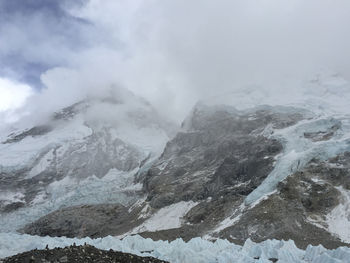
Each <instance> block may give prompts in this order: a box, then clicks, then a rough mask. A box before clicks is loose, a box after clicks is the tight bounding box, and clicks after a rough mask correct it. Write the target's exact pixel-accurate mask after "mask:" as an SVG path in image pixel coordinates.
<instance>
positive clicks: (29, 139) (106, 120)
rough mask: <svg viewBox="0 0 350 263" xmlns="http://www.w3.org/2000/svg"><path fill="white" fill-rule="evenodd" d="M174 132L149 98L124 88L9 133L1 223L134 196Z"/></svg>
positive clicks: (9, 226)
mask: <svg viewBox="0 0 350 263" xmlns="http://www.w3.org/2000/svg"><path fill="white" fill-rule="evenodd" d="M174 131H175V126H174V125H173V124H171V123H168V122H166V121H164V120H163V119H162V118H161V117H160V116H159V115H158V114H157V113H156V112H155V110H154V109H153V108H152V107H151V106H150V105H149V104H148V103H147V102H146V101H144V100H143V99H141V98H138V97H136V96H135V95H133V94H132V93H130V92H128V91H126V90H118V92H117V93H116V92H115V93H114V94H112V96H109V97H105V98H98V99H86V100H84V101H80V102H78V103H76V104H74V105H72V106H70V107H67V108H65V109H62V110H61V111H60V112H57V113H55V114H53V115H52V117H51V119H50V120H49V121H48V122H46V123H43V124H41V125H38V126H35V127H29V128H28V129H24V130H18V131H14V132H12V133H11V134H9V135H8V134H3V136H2V138H1V144H0V173H1V179H0V180H1V183H0V193H1V194H0V211H1V215H2V216H1V218H0V221H1V222H0V230H1V231H13V230H16V229H17V228H18V227H22V226H23V225H24V224H26V223H30V222H31V221H33V220H35V219H37V218H39V217H40V216H44V215H45V214H47V213H49V212H52V211H54V210H56V209H59V208H62V207H68V206H72V205H78V204H96V203H98V204H99V203H114V202H118V203H121V204H124V205H129V204H131V203H133V202H134V201H136V200H138V198H140V196H139V194H138V193H139V192H140V190H141V189H142V185H141V184H137V183H135V182H134V174H136V173H137V172H138V170H139V168H140V167H141V166H144V165H146V164H147V163H149V162H151V161H152V160H153V159H154V158H156V157H157V156H158V155H160V154H161V152H162V150H163V148H164V146H165V144H166V142H167V141H168V140H169V138H170V136H171V135H172V134H173V133H174Z"/></svg>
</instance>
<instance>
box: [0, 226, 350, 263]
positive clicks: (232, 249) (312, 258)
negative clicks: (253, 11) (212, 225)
mask: <svg viewBox="0 0 350 263" xmlns="http://www.w3.org/2000/svg"><path fill="white" fill-rule="evenodd" d="M85 242H86V243H87V244H90V245H93V246H95V247H97V248H99V249H104V250H109V249H113V250H117V251H121V252H126V253H133V254H136V255H139V256H152V257H156V258H159V259H162V260H166V261H169V262H172V263H205V262H208V263H209V262H218V263H228V262H232V260H233V259H234V260H235V262H238V263H239V262H240V263H253V262H259V263H271V260H278V261H277V262H284V263H298V262H309V263H320V262H324V263H340V262H343V263H346V262H350V248H346V247H339V248H337V249H335V250H327V249H325V248H324V247H322V246H316V247H314V246H311V245H310V246H308V247H307V249H306V250H301V249H298V248H297V247H296V246H295V244H294V242H293V241H291V240H289V241H279V240H266V241H264V242H262V243H254V242H253V241H251V240H250V239H248V240H247V241H246V242H245V244H244V245H243V246H239V245H235V244H233V243H230V242H229V241H227V240H222V239H218V240H216V241H215V242H210V241H207V240H204V239H201V238H193V239H192V240H190V241H189V242H187V243H186V242H184V241H183V240H182V239H176V240H174V241H172V242H168V241H153V240H152V239H144V238H142V237H140V236H138V235H136V236H128V237H125V238H124V239H122V240H120V239H118V238H116V237H112V236H108V237H105V238H98V239H91V238H83V239H77V238H66V237H38V236H30V235H21V234H16V233H1V234H0V258H4V257H8V256H12V255H15V254H17V253H21V252H24V251H28V250H32V249H35V248H37V249H44V248H45V246H46V244H47V245H48V247H49V248H54V247H65V246H69V245H72V244H73V243H75V244H76V245H83V244H84V243H85Z"/></svg>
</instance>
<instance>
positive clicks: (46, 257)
mask: <svg viewBox="0 0 350 263" xmlns="http://www.w3.org/2000/svg"><path fill="white" fill-rule="evenodd" d="M11 262H23V263H39V262H40V263H49V262H58V263H68V262H99V263H108V262H119V263H124V262H125V263H126V262H128V263H141V262H144V263H161V262H166V261H163V260H159V259H156V258H152V257H140V256H136V255H132V254H128V253H122V252H117V251H113V250H112V249H110V250H109V251H106V250H101V249H97V248H95V247H93V246H90V245H84V246H75V245H73V246H69V247H65V248H54V249H46V250H32V251H28V252H25V253H21V254H18V255H15V256H13V257H8V258H5V259H4V260H0V263H11Z"/></svg>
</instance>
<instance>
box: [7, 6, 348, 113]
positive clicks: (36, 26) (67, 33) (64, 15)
mask: <svg viewBox="0 0 350 263" xmlns="http://www.w3.org/2000/svg"><path fill="white" fill-rule="evenodd" d="M349 27H350V1H349V0H307V1H306V0H217V1H212V0H175V1H174V0H143V1H141V0H79V1H77V0H75V1H69V0H0V112H2V114H3V115H4V112H5V111H6V116H7V117H6V118H7V119H8V120H11V118H13V112H14V111H17V113H18V111H19V110H18V109H19V108H20V107H21V106H22V105H24V104H26V112H28V110H32V111H35V110H36V111H38V110H41V111H50V110H56V109H58V108H60V107H62V106H67V105H69V104H71V103H73V102H75V101H76V100H78V99H80V98H83V97H84V96H86V95H87V94H89V95H91V94H93V95H94V94H102V93H103V92H104V90H106V89H108V88H109V87H110V86H111V85H117V86H121V87H125V88H127V89H130V90H131V91H133V92H134V93H136V94H138V95H140V96H143V97H145V98H146V99H148V100H149V101H150V102H151V103H152V104H153V105H154V106H155V107H156V108H157V109H159V110H161V111H162V112H163V113H165V114H167V115H169V116H171V117H170V118H171V119H175V120H177V119H182V118H183V117H184V116H185V114H186V113H187V112H188V110H189V109H190V108H191V107H192V106H193V104H194V103H195V102H196V101H197V100H199V99H207V98H212V97H215V96H218V95H220V94H226V93H228V92H231V91H241V92H245V89H247V87H249V86H251V85H258V86H259V85H260V86H265V87H278V89H279V90H280V91H281V93H282V94H283V89H285V88H286V87H287V86H288V85H286V83H289V87H290V86H291V85H290V84H291V83H295V84H293V85H298V84H297V83H298V82H299V81H301V80H303V79H305V78H311V77H312V76H313V75H315V74H317V73H319V72H322V71H325V70H326V71H330V72H337V73H339V74H341V75H342V76H344V77H345V78H349V77H350V73H349V72H350V52H349V46H350V30H349ZM284 85H285V86H284ZM27 97H29V99H28V100H26V98H27ZM10 113H11V114H10ZM22 113H23V112H22ZM18 114H19V113H18ZM0 115H1V114H0ZM0 117H1V116H0Z"/></svg>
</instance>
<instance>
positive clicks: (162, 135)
mask: <svg viewBox="0 0 350 263" xmlns="http://www.w3.org/2000/svg"><path fill="white" fill-rule="evenodd" d="M307 85H308V86H307V88H306V89H305V91H307V92H304V91H303V92H302V93H301V94H302V95H300V94H299V95H300V96H299V97H298V96H297V95H296V94H295V96H294V97H291V102H290V103H287V102H284V101H280V102H279V101H277V100H275V101H264V98H263V97H261V96H260V95H259V94H258V93H255V92H252V93H249V94H247V96H246V97H244V95H243V94H241V95H242V96H241V97H239V96H238V95H239V94H238V95H237V94H233V95H232V94H231V95H232V100H231V103H227V104H231V105H218V104H217V103H206V102H202V103H198V104H197V105H196V106H195V107H194V108H193V109H192V111H191V112H190V113H189V115H188V116H187V118H186V119H185V120H184V121H183V123H182V125H181V127H178V128H177V127H176V126H175V125H173V124H171V123H169V122H167V121H165V120H164V119H163V118H162V117H160V115H159V114H158V113H157V112H156V111H155V110H154V109H153V108H152V106H151V105H150V104H149V103H147V102H145V101H144V100H143V99H141V98H139V97H137V96H135V95H133V94H131V93H129V92H127V91H125V90H119V91H118V92H117V93H116V94H113V96H109V97H103V98H89V99H86V100H83V101H81V102H78V103H76V104H74V105H72V106H70V107H68V108H65V109H63V110H62V111H60V112H57V113H55V114H54V115H53V116H52V118H51V119H50V120H49V121H48V122H45V123H42V124H41V125H37V126H35V127H29V128H28V129H24V130H19V131H13V132H12V133H10V134H2V136H1V144H0V169H1V170H0V190H1V192H0V193H1V194H0V213H1V217H0V232H8V234H3V235H0V240H1V238H6V237H10V238H14V239H18V238H19V237H20V236H21V234H19V233H14V232H15V231H18V232H20V233H27V234H31V235H37V236H46V235H48V236H52V239H51V240H52V242H56V241H54V240H55V239H54V238H53V237H57V236H66V237H70V238H84V237H93V238H96V237H106V236H108V235H112V236H115V238H125V237H126V236H130V235H134V234H139V235H141V236H143V237H151V238H152V239H155V240H158V239H162V240H174V239H176V238H182V239H184V240H190V239H192V238H196V237H201V238H203V239H207V240H219V241H217V242H219V243H220V242H224V241H223V240H221V239H227V240H229V241H231V242H234V243H236V244H239V245H243V244H245V245H244V246H243V248H242V249H243V250H244V249H248V250H249V251H246V254H247V255H249V256H250V259H249V258H248V256H247V257H245V256H242V262H258V260H260V261H259V262H269V258H276V259H280V260H282V261H281V262H321V261H315V260H320V257H321V256H322V255H323V257H324V259H322V260H333V259H331V258H332V257H333V258H334V260H333V261H324V262H347V261H346V260H347V257H346V256H344V255H345V254H346V255H348V254H349V253H350V251H349V250H348V249H346V248H341V250H342V251H341V252H339V253H340V254H341V253H343V254H342V255H341V256H339V253H338V252H337V253H338V254H336V253H335V252H334V253H333V252H332V253H333V254H332V253H331V252H329V251H327V250H325V249H324V248H320V249H318V250H317V249H316V248H311V247H309V248H308V250H309V252H301V250H298V249H297V248H295V247H294V243H293V246H292V245H288V244H289V243H288V242H287V243H283V242H281V243H278V242H277V241H266V243H264V245H262V246H259V245H258V246H255V245H252V243H251V241H250V240H252V241H254V242H262V241H264V240H267V239H279V240H281V239H284V240H288V239H292V240H294V242H295V244H296V246H297V247H299V248H301V249H306V248H307V247H308V245H309V244H312V245H323V246H325V247H326V248H328V249H331V248H337V247H340V246H349V244H350V235H349V231H347V229H348V228H349V227H350V213H349V211H348V210H349V209H348V208H349V205H350V203H349V200H350V199H349V198H350V181H349V180H350V179H349V178H350V166H349V163H350V115H349V114H348V110H347V108H346V104H347V103H348V101H349V100H347V99H349V98H350V95H349V94H350V92H349V89H350V86H349V84H348V83H347V82H346V81H345V80H343V79H341V78H340V77H339V76H332V77H331V78H330V79H327V80H320V79H317V80H313V81H311V82H309V83H308V84H307ZM310 86H311V88H310ZM317 89H318V93H317V96H316V95H315V94H316V90H317ZM255 95H256V96H255ZM271 97H272V96H268V99H269V100H271ZM327 97H328V99H327ZM329 98H331V99H329ZM224 99H225V100H229V96H225V98H224ZM247 100H250V102H251V104H252V105H250V103H247ZM216 102H219V99H217V101H216ZM265 102H266V105H261V104H265ZM232 104H233V105H234V106H232ZM279 104H283V105H284V106H280V105H279ZM257 105H259V106H257ZM23 237H26V238H28V239H30V238H31V237H28V236H27V235H23ZM35 238H39V237H35ZM138 238H139V237H137V238H136V239H138ZM48 239H49V238H48V237H46V239H45V240H46V241H45V242H48V241H47V240H48ZM107 239H108V237H107V238H104V239H102V240H107ZM84 240H86V239H84ZM108 240H109V241H108V242H116V241H111V240H112V239H108ZM125 240H129V239H127V238H126V239H125ZM130 240H131V239H130ZM247 240H248V241H247ZM90 241H91V240H90ZM90 241H89V242H90ZM67 242H68V243H69V242H71V241H67ZM91 242H92V243H94V242H95V241H91ZM101 242H102V241H101ZM106 242H107V241H106ZM125 242H129V241H125ZM130 242H133V241H130ZM135 242H136V241H135ZM137 242H138V244H141V243H142V242H143V241H140V240H138V241H137ZM140 242H141V243H140ZM174 242H180V241H174ZM198 242H199V243H200V245H198V247H197V248H198V250H200V249H199V247H201V246H202V245H203V246H204V245H205V246H204V247H210V246H208V244H207V243H205V242H207V241H204V240H200V241H198ZM201 242H202V243H201ZM203 242H204V243H205V244H204V243H203ZM225 242H226V241H225ZM247 242H248V243H247ZM269 242H271V243H269ZM276 242H277V243H276ZM56 243H57V242H56ZM56 243H55V244H56ZM219 243H218V244H219ZM142 244H143V243H142ZM191 244H192V243H191ZM220 244H221V245H223V244H224V243H220ZM192 245H193V246H197V245H195V244H192ZM221 245H220V246H221ZM101 246H102V245H101ZM123 246H124V245H123ZM140 246H143V245H140ZM152 246H153V245H152ZM164 246H165V245H164ZM174 246H175V245H174ZM223 246H225V247H229V246H230V245H229V244H228V243H227V244H226V243H225V244H224V245H223ZM266 246H267V247H271V249H272V247H273V249H275V250H276V251H277V252H276V251H275V252H273V253H275V254H276V255H275V256H274V257H273V256H271V255H269V256H267V254H268V253H270V252H266V251H265V250H264V249H266V248H265V247H266ZM102 247H106V246H105V245H103V246H102ZM286 247H289V248H290V249H291V250H292V251H294V252H291V253H294V255H288V256H286V254H283V253H287V252H281V251H284V249H286ZM132 249H134V248H132ZM158 249H160V250H159V251H160V252H157V253H158V254H157V253H156V252H154V251H158ZM167 249H168V250H167V251H168V252H167V253H170V252H169V251H170V250H171V249H173V248H170V247H169V248H167ZM189 249H190V248H189ZM191 249H193V250H194V251H196V248H193V247H191ZM210 249H211V248H210ZM215 249H219V248H215ZM220 249H221V250H220ZM220 249H219V250H220V251H222V253H226V252H224V251H225V249H226V248H225V249H224V248H222V247H221V248H220ZM235 249H236V250H237V252H235V253H241V252H242V251H241V248H237V247H236V248H235ZM273 249H272V250H273ZM145 250H147V249H145ZM151 250H153V248H152V249H151ZM231 250H232V249H231ZM236 250H235V251H236ZM272 250H271V251H272ZM287 250H288V249H287ZM308 250H307V251H308ZM316 250H317V251H316ZM126 251H129V250H128V249H126ZM147 251H148V250H147ZM154 251H153V252H154V253H153V252H152V253H151V254H152V256H156V257H157V255H158V256H159V258H162V259H165V260H173V259H174V258H176V260H177V261H176V260H175V259H174V262H185V261H181V259H179V258H181V257H179V256H175V254H174V255H173V256H174V257H173V258H171V256H169V257H166V256H164V253H165V252H164V251H163V250H162V249H161V248H154ZM162 251H163V252H162ZM239 251H241V252H239ZM254 251H255V252H254ZM257 251H260V252H259V253H258V252H257ZM262 251H265V252H262ZM278 251H279V252H278ZM315 251H316V252H315ZM129 252H130V251H129ZM231 252H232V251H231ZM162 253H163V254H162ZM174 253H175V252H174ZM176 253H178V252H176ZM191 253H192V252H191ZM193 253H194V252H193ZM242 253H243V252H242ZM271 253H272V252H271ZM308 253H309V254H308ZM310 253H311V254H312V255H310ZM146 254H147V253H146ZM258 254H259V255H258ZM6 255H9V254H6ZM147 255H148V254H147ZM177 255H178V254H177ZM207 256H208V255H207ZM231 256H232V255H231ZM319 256H320V257H319ZM343 256H344V257H343ZM305 257H309V259H307V258H305ZM337 257H338V259H336V258H337ZM208 258H210V257H209V256H208ZM217 258H218V260H219V261H218V262H228V261H225V260H226V259H227V258H226V257H222V258H221V259H220V257H217ZM220 260H221V261H220ZM244 260H246V261H244ZM249 260H250V261H249ZM283 260H284V261H283ZM293 260H294V261H293ZM307 260H309V261H307ZM312 260H314V261H312ZM337 260H338V261H337ZM344 260H345V261H344ZM191 262H193V261H191ZM198 262H203V261H198ZM204 262H205V261H204ZM208 262H209V261H208Z"/></svg>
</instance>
